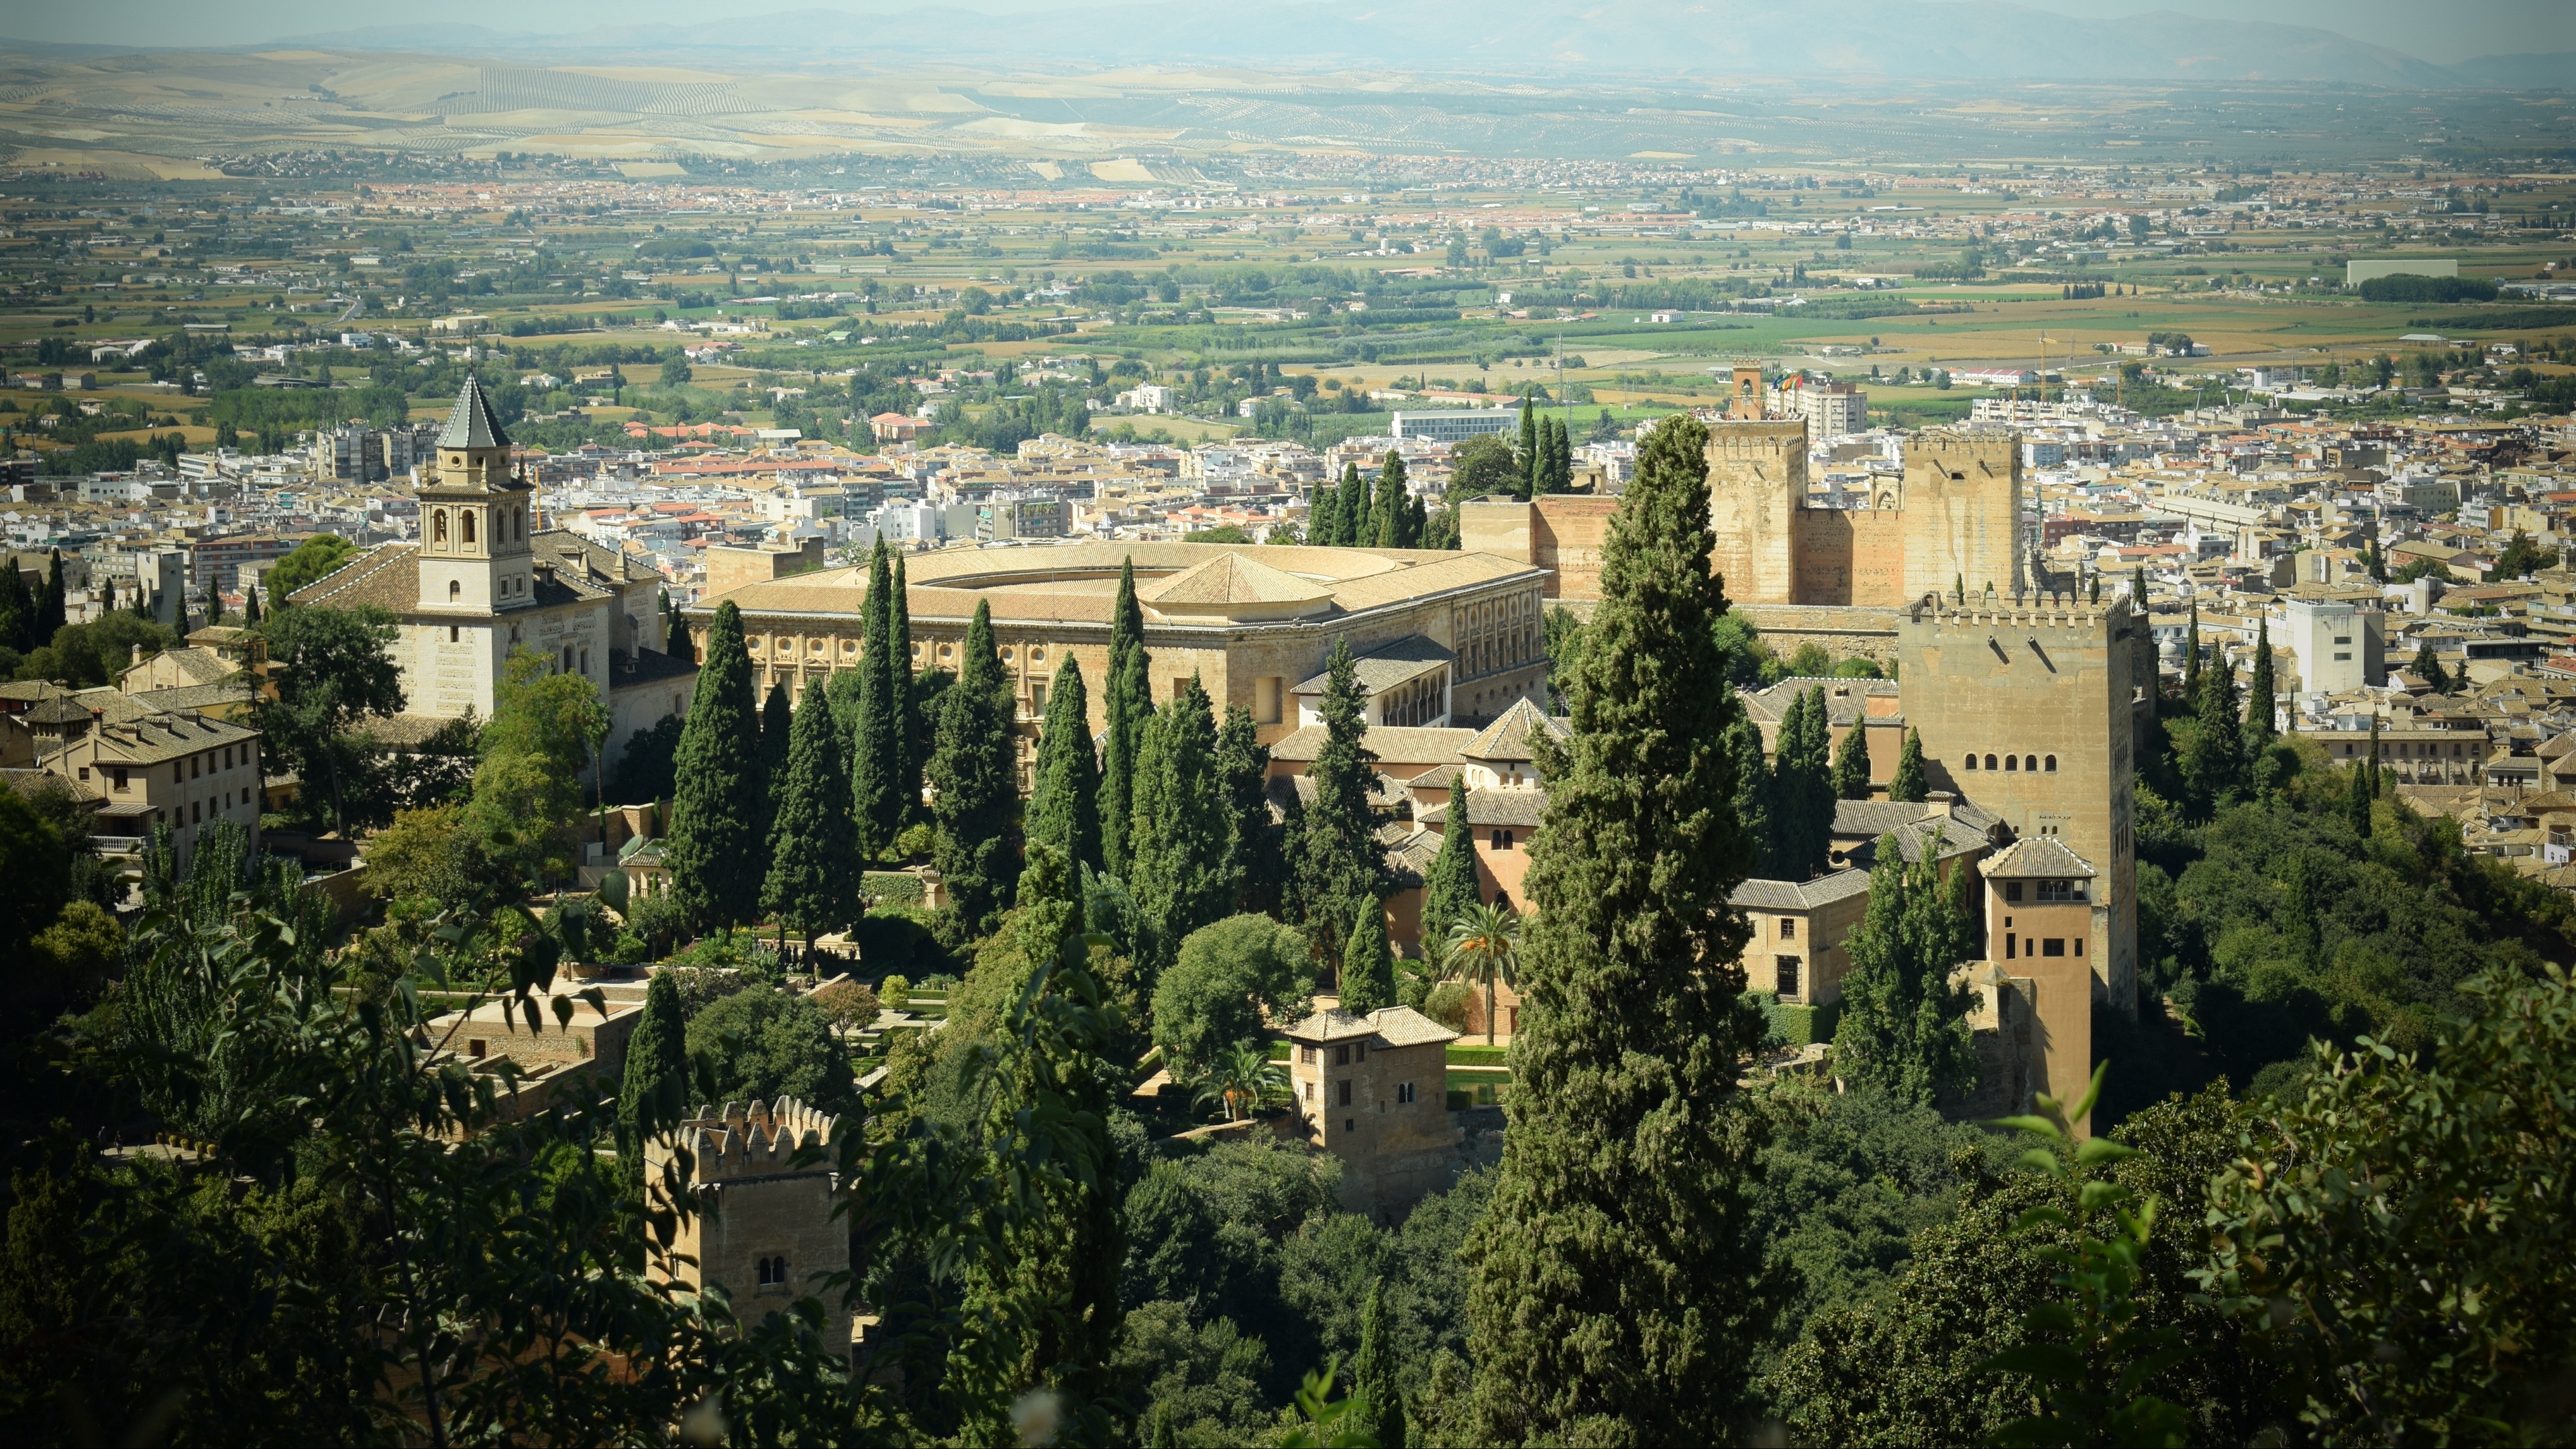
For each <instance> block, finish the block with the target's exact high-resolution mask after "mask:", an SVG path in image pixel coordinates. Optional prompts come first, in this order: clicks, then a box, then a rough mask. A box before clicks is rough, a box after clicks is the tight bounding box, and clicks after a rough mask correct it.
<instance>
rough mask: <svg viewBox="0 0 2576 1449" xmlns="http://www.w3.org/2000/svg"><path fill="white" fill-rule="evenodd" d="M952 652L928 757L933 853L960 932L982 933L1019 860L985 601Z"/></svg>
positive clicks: (1002, 707)
mask: <svg viewBox="0 0 2576 1449" xmlns="http://www.w3.org/2000/svg"><path fill="white" fill-rule="evenodd" d="M958 653H959V654H960V656H961V657H960V659H959V660H958V667H957V682H956V683H955V684H953V685H951V686H949V689H948V693H947V695H946V696H945V697H944V698H942V699H941V700H940V705H939V743H938V748H937V751H936V752H935V753H934V754H932V756H931V757H930V787H931V789H932V790H933V791H935V792H936V793H937V796H938V807H937V811H936V817H935V818H936V819H937V821H938V824H939V838H938V843H937V845H936V847H935V859H936V860H937V862H938V866H939V874H940V877H941V879H943V880H944V881H945V882H946V883H947V886H948V899H949V903H950V908H951V909H953V910H955V911H956V912H957V919H958V920H959V922H960V923H962V924H963V925H964V927H965V929H966V934H967V935H969V936H985V935H990V934H991V933H992V930H993V925H994V923H995V922H996V921H997V920H999V919H1000V917H1001V914H1002V912H1003V911H1005V910H1007V909H1009V908H1010V904H1011V890H1012V887H1013V886H1014V884H1016V882H1017V879H1018V875H1019V865H1020V787H1019V765H1018V762H1017V761H1016V760H1014V759H1013V758H1012V754H1011V742H1012V739H1013V736H1012V734H1011V695H1010V686H1009V684H1008V682H1007V681H1006V680H1005V679H1004V678H1003V675H1002V656H1001V654H1000V652H999V651H997V650H996V649H995V648H994V646H993V606H992V604H991V603H990V602H989V601H986V600H977V601H976V604H975V617H974V619H973V620H972V621H971V622H969V623H968V624H967V626H966V643H965V645H964V646H963V647H962V648H961V649H960V650H959V651H958Z"/></svg>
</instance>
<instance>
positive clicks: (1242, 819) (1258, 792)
mask: <svg viewBox="0 0 2576 1449" xmlns="http://www.w3.org/2000/svg"><path fill="white" fill-rule="evenodd" d="M1216 777H1217V788H1218V790H1219V791H1220V792H1221V793H1222V795H1223V797H1224V800H1225V821H1226V833H1225V859H1226V868H1225V873H1226V878H1227V879H1228V881H1229V882H1231V884H1232V887H1233V890H1234V902H1233V904H1234V907H1235V909H1237V910H1244V911H1275V910H1277V909H1279V897H1280V891H1281V888H1282V887H1283V886H1284V885H1285V883H1286V881H1287V878H1288V860H1287V857H1286V855H1285V854H1283V853H1282V851H1281V849H1280V839H1279V826H1278V823H1277V822H1275V821H1273V820H1272V819H1271V818H1270V747H1269V746H1267V745H1264V744H1262V743H1261V731H1260V727H1259V726H1258V725H1255V724H1254V723H1253V722H1252V711H1250V710H1248V709H1245V708H1244V707H1243V706H1241V705H1239V704H1238V705H1230V706H1228V707H1227V709H1226V712H1225V723H1224V724H1223V725H1221V726H1219V727H1218V729H1217V732H1216Z"/></svg>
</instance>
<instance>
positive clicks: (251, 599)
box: [242, 584, 687, 658]
mask: <svg viewBox="0 0 2576 1449" xmlns="http://www.w3.org/2000/svg"><path fill="white" fill-rule="evenodd" d="M258 626H259V585H257V584H244V585H242V627H243V628H245V629H254V628H257V627H258ZM682 637H683V639H684V640H685V638H686V636H685V635H684V636H682ZM682 647H683V648H685V647H686V645H685V643H684V644H683V646H682ZM682 657H683V658H686V657H687V656H686V655H685V654H684V655H683V656H682Z"/></svg>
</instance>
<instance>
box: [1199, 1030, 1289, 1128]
mask: <svg viewBox="0 0 2576 1449" xmlns="http://www.w3.org/2000/svg"><path fill="white" fill-rule="evenodd" d="M1198 1082H1199V1088H1198V1092H1197V1093H1196V1096H1195V1100H1196V1101H1197V1103H1198V1104H1199V1105H1200V1106H1206V1105H1208V1104H1210V1103H1214V1104H1215V1105H1216V1107H1217V1109H1218V1110H1219V1111H1222V1112H1223V1113H1225V1120H1227V1121H1228V1122H1243V1121H1248V1120H1250V1119H1251V1118H1252V1116H1253V1115H1254V1114H1255V1113H1257V1112H1260V1111H1261V1110H1262V1109H1263V1108H1265V1107H1278V1106H1284V1105H1286V1104H1287V1103H1288V1101H1289V1100H1290V1099H1289V1095H1288V1068H1287V1067H1285V1066H1283V1065H1281V1064H1280V1063H1278V1062H1274V1061H1272V1060H1271V1059H1270V1053H1269V1052H1268V1051H1267V1050H1266V1049H1264V1048H1263V1046H1262V1045H1261V1043H1259V1042H1257V1041H1239V1042H1236V1043H1235V1044H1234V1045H1233V1046H1231V1047H1229V1048H1227V1049H1226V1051H1225V1052H1224V1053H1223V1054H1222V1055H1220V1056H1219V1057H1218V1058H1217V1060H1216V1064H1215V1065H1213V1066H1211V1067H1209V1068H1208V1069H1207V1070H1206V1072H1204V1073H1203V1074H1201V1075H1200V1077H1199V1079H1198Z"/></svg>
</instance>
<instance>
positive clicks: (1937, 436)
mask: <svg viewBox="0 0 2576 1449" xmlns="http://www.w3.org/2000/svg"><path fill="white" fill-rule="evenodd" d="M1918 454H1919V455H1921V456H1923V457H1925V458H1939V459H1942V460H1944V461H1948V462H1951V463H1952V464H1953V466H1955V465H1956V463H1957V462H1958V461H1972V462H1994V461H1998V460H2010V461H2013V462H2016V463H2017V462H2018V461H2019V460H2020V458H2021V434H2020V433H2017V432H2013V431H2010V430H2006V431H2001V432H1988V431H1979V432H1974V433H1963V432H1957V431H1953V430H1951V429H1946V428H1926V429H1925V430H1923V431H1922V432H1920V433H1917V434H1915V435H1914V436H1913V437H1912V438H1910V439H1908V440H1907V442H1906V444H1905V458H1906V461H1907V462H1908V463H1911V462H1913V460H1914V459H1915V457H1916V455H1918Z"/></svg>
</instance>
